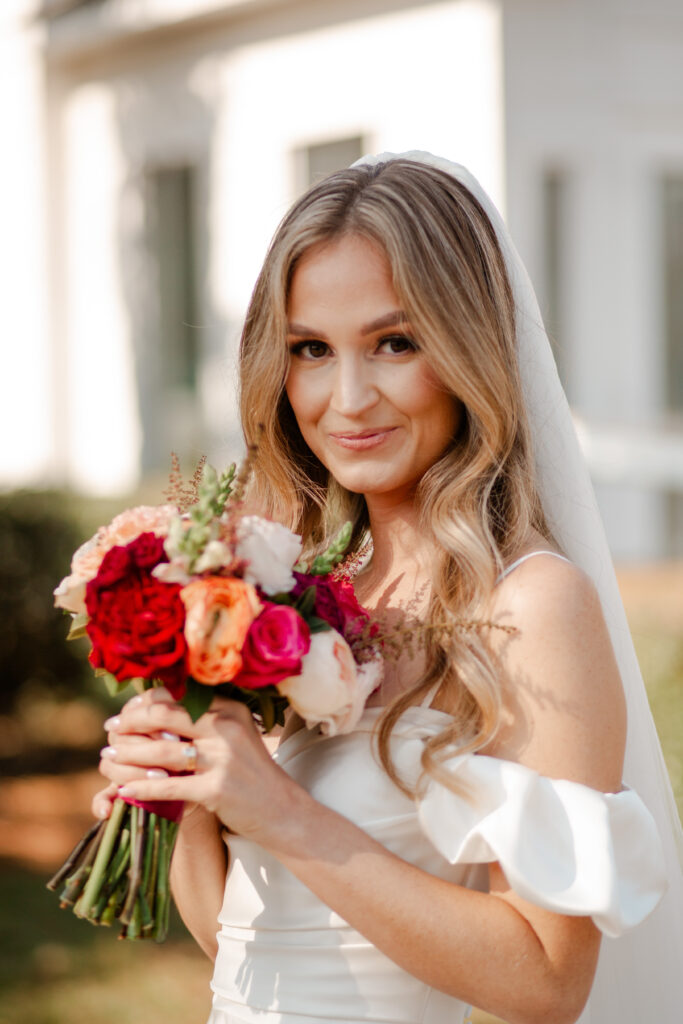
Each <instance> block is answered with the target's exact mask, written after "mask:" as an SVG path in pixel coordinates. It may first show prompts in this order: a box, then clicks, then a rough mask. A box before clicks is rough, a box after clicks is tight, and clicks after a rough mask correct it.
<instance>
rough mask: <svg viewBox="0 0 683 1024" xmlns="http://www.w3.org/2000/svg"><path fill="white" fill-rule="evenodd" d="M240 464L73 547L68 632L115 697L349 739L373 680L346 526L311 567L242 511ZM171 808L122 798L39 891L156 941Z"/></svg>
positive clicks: (177, 811)
mask: <svg viewBox="0 0 683 1024" xmlns="http://www.w3.org/2000/svg"><path fill="white" fill-rule="evenodd" d="M245 473H246V471H242V472H241V473H240V474H239V475H238V476H237V477H236V475H235V467H234V466H231V467H230V469H229V470H228V471H227V472H225V473H223V474H222V475H220V476H219V475H218V474H216V472H215V471H214V470H213V469H211V467H208V466H204V467H203V474H202V476H201V479H200V480H197V481H196V482H197V487H196V493H195V495H194V497H195V498H196V500H195V501H194V503H193V504H192V505H191V506H190V507H189V508H184V507H183V502H180V503H179V504H175V505H174V504H168V505H162V506H158V507H148V506H143V507H138V508H133V509H129V510H127V511H125V512H123V513H122V514H121V515H119V516H117V517H116V518H115V519H114V520H113V521H112V522H111V523H110V524H109V526H106V527H102V528H101V529H100V530H98V532H97V533H96V534H95V536H94V537H93V538H92V539H91V540H90V541H88V542H87V543H86V544H84V545H83V546H82V547H80V548H79V549H78V550H77V551H76V553H75V555H74V556H73V560H72V564H71V574H70V575H69V576H67V577H66V578H65V579H64V580H62V582H61V584H60V585H59V587H57V589H56V590H55V604H56V605H57V607H60V608H63V609H65V610H66V611H68V612H70V613H71V614H72V616H73V622H72V625H71V629H70V632H69V639H74V638H76V637H79V636H83V635H87V636H88V638H89V640H90V643H91V645H92V649H91V651H90V655H89V658H90V663H91V664H92V666H93V668H94V669H95V674H96V675H98V676H102V677H103V679H104V681H105V683H106V684H107V685H108V687H109V689H110V690H111V691H112V692H114V693H115V692H118V691H119V690H121V689H123V688H124V687H126V686H127V685H129V684H130V683H133V684H134V685H135V686H136V687H137V688H138V689H147V688H149V687H152V686H157V685H163V686H165V687H166V688H167V689H168V690H169V691H170V693H171V694H172V696H173V697H174V698H175V699H176V700H178V701H179V702H180V703H182V704H183V705H184V706H185V707H186V708H187V710H188V712H189V714H190V716H191V717H192V719H193V720H196V719H197V718H199V717H200V715H202V714H203V713H204V712H205V711H206V710H207V709H208V707H209V705H210V703H211V700H212V699H213V697H214V695H215V694H220V695H222V696H227V697H230V698H232V699H235V700H241V701H243V702H245V703H246V704H247V705H248V706H249V708H250V710H251V711H252V713H253V714H254V716H255V718H256V720H257V721H258V723H259V725H260V727H261V728H262V730H263V731H264V732H267V731H269V730H270V729H272V728H273V726H274V725H276V724H282V722H283V721H284V710H285V708H286V707H287V706H288V705H289V706H291V707H292V708H293V709H294V710H295V711H296V712H297V713H298V714H299V715H301V717H302V718H303V719H304V720H305V722H306V725H307V726H308V727H309V728H312V727H314V726H320V728H321V729H322V730H323V731H324V732H326V733H327V734H329V735H334V734H335V733H339V732H348V731H351V730H352V729H353V728H354V727H355V725H356V723H357V721H358V718H359V717H360V714H361V712H362V710H363V707H364V705H365V701H366V699H367V697H368V696H369V694H370V693H371V692H372V691H373V690H374V689H376V687H377V686H378V685H379V681H380V676H381V660H380V658H379V656H378V655H379V644H378V643H376V642H374V641H373V636H375V635H376V626H375V625H374V624H373V623H371V622H370V620H369V617H368V615H367V613H366V612H365V611H364V610H363V609H362V608H361V607H360V605H359V604H358V602H357V600H356V598H355V595H354V592H353V587H352V585H351V583H350V582H349V581H348V579H347V578H345V577H344V576H343V574H341V573H339V571H337V572H335V567H337V566H338V564H339V563H340V561H341V560H342V557H343V555H344V552H345V550H346V548H347V546H348V543H349V539H350V524H347V525H346V526H345V527H344V529H343V530H342V531H341V533H340V534H339V536H338V537H337V538H336V539H335V540H334V541H333V542H332V543H331V545H330V546H329V547H328V549H327V550H326V551H325V552H324V553H323V554H322V555H320V556H318V557H317V558H315V560H314V561H313V562H312V564H311V565H310V566H309V565H306V564H304V563H301V562H299V561H298V559H299V558H300V555H301V546H302V544H301V538H300V537H298V536H296V535H295V534H293V533H292V532H291V531H290V530H288V529H287V528H286V527H284V526H282V525H281V524H279V523H275V522H271V521H270V520H267V519H264V518H261V517H260V516H255V515H247V514H245V512H244V509H243V505H242V502H241V492H242V489H243V485H244V479H245ZM181 816H182V803H178V802H174V801H158V802H156V803H140V802H137V801H134V800H130V801H126V800H125V799H122V798H117V799H116V800H115V801H114V806H113V810H112V814H111V816H110V817H109V819H108V820H107V821H104V822H99V823H97V824H95V825H94V826H93V827H92V829H91V830H90V831H89V832H88V833H87V835H85V836H84V837H83V839H82V840H81V841H80V842H79V843H78V844H77V846H76V847H75V848H74V850H73V851H72V852H71V854H70V855H69V857H68V858H67V860H66V861H65V863H64V865H63V866H62V867H61V868H60V870H59V871H58V872H57V873H56V874H55V876H54V877H53V878H52V879H51V880H50V882H49V883H48V888H50V889H57V888H58V887H59V886H63V888H62V891H61V896H60V900H61V906H62V907H65V908H69V907H71V908H73V912H74V913H75V914H76V915H77V916H79V917H83V918H87V919H88V920H89V921H92V922H93V923H95V924H103V925H111V924H112V923H114V922H115V921H118V922H119V923H120V925H121V926H122V930H121V937H125V938H131V939H132V938H146V937H153V938H155V939H156V940H157V941H162V940H163V939H164V938H165V935H166V932H167V927H168V914H169V909H170V891H169V884H168V877H169V868H170V860H171V855H172V852H173V845H174V842H175V837H176V834H177V831H178V827H179V822H180V818H181Z"/></svg>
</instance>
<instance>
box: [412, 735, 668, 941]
mask: <svg viewBox="0 0 683 1024" xmlns="http://www.w3.org/2000/svg"><path fill="white" fill-rule="evenodd" d="M444 768H445V770H446V771H447V772H448V773H449V774H450V775H451V776H452V778H453V783H454V787H455V791H453V790H451V789H450V788H449V787H448V786H446V785H444V784H442V783H439V782H438V781H436V780H434V779H430V780H429V781H428V782H427V784H426V786H425V789H424V793H423V795H422V797H421V798H420V800H419V803H418V816H419V821H420V825H421V827H422V829H423V831H424V833H425V834H426V836H427V838H428V839H429V840H430V841H431V842H432V843H433V845H434V846H435V847H436V849H437V850H438V851H439V852H440V853H441V854H442V856H444V857H445V858H446V859H447V860H449V861H450V862H451V863H452V864H458V863H462V864H464V863H467V864H473V863H474V864H482V863H490V862H493V861H498V862H499V863H500V865H501V867H502V869H503V871H504V873H505V877H506V878H507V880H508V883H509V884H510V886H511V888H512V889H514V891H515V892H517V893H518V894H519V895H520V896H522V897H523V898H524V899H526V900H529V902H531V903H535V904H537V905H538V906H541V907H545V908H546V909H548V910H553V911H556V912H558V913H561V914H571V915H577V916H586V917H592V918H593V920H594V922H595V924H596V925H597V926H598V928H600V930H601V931H602V932H604V933H605V934H606V935H610V936H617V935H621V933H622V932H624V931H625V930H626V929H628V928H632V927H633V926H634V925H636V924H638V923H639V922H640V921H642V920H643V919H644V918H645V917H647V916H648V914H650V913H651V912H652V910H654V908H655V907H656V906H657V904H658V902H659V900H660V899H661V897H662V895H663V893H664V892H665V890H666V877H665V868H664V859H663V854H662V848H661V843H660V840H659V835H658V833H657V829H656V826H655V823H654V820H653V818H652V816H651V814H650V812H649V811H648V810H647V808H646V807H645V805H644V803H643V802H642V800H641V799H640V798H639V797H638V796H637V795H636V793H634V792H633V791H631V790H629V789H624V790H623V791H622V792H620V793H602V792H600V791H598V790H594V789H591V788H590V787H588V786H584V785H581V784H580V783H577V782H568V781H564V780H556V779H549V778H546V777H544V776H542V775H539V774H538V773H537V772H534V771H532V770H531V769H529V768H526V767H524V766H523V765H520V764H516V763H513V762H511V761H502V760H499V759H498V758H493V757H485V756H483V755H472V754H470V755H463V756H455V757H453V758H451V759H450V760H448V761H446V762H445V764H444Z"/></svg>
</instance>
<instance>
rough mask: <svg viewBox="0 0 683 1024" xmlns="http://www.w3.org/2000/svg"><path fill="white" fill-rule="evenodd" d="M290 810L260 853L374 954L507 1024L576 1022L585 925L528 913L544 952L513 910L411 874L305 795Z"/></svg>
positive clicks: (583, 979)
mask: <svg viewBox="0 0 683 1024" xmlns="http://www.w3.org/2000/svg"><path fill="white" fill-rule="evenodd" d="M299 804H300V805H299V806H298V807H297V808H296V813H293V814H292V815H291V816H290V817H289V827H286V828H285V827H280V828H279V830H278V833H277V835H273V837H272V839H271V841H270V842H268V843H267V844H264V845H267V846H268V848H269V850H270V852H271V853H273V854H274V855H275V856H277V858H278V859H279V860H280V861H281V862H282V863H283V864H284V865H285V866H286V867H287V868H288V869H289V870H290V871H292V873H293V874H295V875H296V876H297V877H298V878H299V879H301V881H303V882H304V883H305V884H306V886H308V887H309V888H310V889H312V890H313V892H315V893H316V895H317V896H318V897H319V898H320V899H321V900H323V902H325V903H326V904H327V905H328V906H330V907H331V908H332V909H334V910H336V911H337V912H338V913H339V914H340V915H341V916H342V917H343V918H344V920H346V921H347V922H348V923H349V924H350V925H351V926H352V927H354V928H357V929H358V931H359V932H361V933H362V934H363V935H364V936H365V937H366V938H367V939H368V940H369V941H370V942H372V943H373V944H374V945H375V946H377V948H378V949H380V950H381V951H382V952H383V953H385V954H386V955H387V956H389V957H390V958H391V959H392V960H394V961H395V962H396V963H398V964H399V965H400V966H401V967H403V968H404V969H405V970H407V971H409V972H410V973H411V974H413V975H415V976H417V977H419V978H420V979H422V980H423V981H425V982H426V983H427V984H429V985H430V986H432V987H434V988H437V989H439V990H441V991H445V992H447V993H449V994H451V995H453V996H455V997H457V998H459V999H461V1000H463V1001H464V1002H468V1003H474V1004H475V1005H478V1006H481V1007H482V1008H483V1009H486V1010H488V1011H490V1012H492V1013H496V1014H498V1015H500V1016H502V1017H504V1018H505V1020H507V1021H509V1022H510V1024H536V1022H543V1024H550V1022H552V1024H565V1022H570V1021H574V1020H576V1018H577V1017H578V1015H579V1013H580V1010H581V1008H582V1005H583V1002H584V1000H585V998H586V997H587V995H588V991H589V989H590V983H591V979H592V973H593V969H594V965H595V959H596V956H597V949H598V939H597V932H596V930H595V928H594V925H593V924H592V922H591V921H590V920H589V919H585V918H584V919H578V918H574V919H571V920H569V919H566V918H558V915H551V914H550V912H549V911H543V910H538V921H541V920H542V919H544V918H545V919H546V920H545V922H544V923H545V924H546V925H547V923H548V919H550V918H555V919H556V922H557V928H555V927H552V928H550V929H548V928H547V927H545V928H543V941H544V943H545V946H544V944H543V943H542V942H541V940H540V939H539V936H538V934H537V933H536V931H535V930H534V927H533V926H532V923H530V921H529V920H528V919H527V918H526V917H525V916H524V915H523V914H522V913H520V912H519V911H518V910H517V909H516V908H515V906H514V905H513V902H508V901H507V900H505V899H502V898H499V897H498V896H497V895H494V894H490V893H481V892H475V891H471V890H468V889H466V888H463V887H461V886H458V885H454V884H452V883H450V882H446V881H443V880H442V879H438V878H435V877H434V876H432V875H429V874H427V873H425V872H424V871H421V870H420V869H418V868H416V867H414V866H413V865H412V864H408V863H407V862H405V861H403V860H401V859H400V858H398V857H396V856H394V855H393V854H391V853H390V852H389V851H387V850H386V849H385V848H384V847H383V846H381V845H380V844H379V843H377V842H375V840H373V839H371V838H370V837H369V836H367V835H366V833H364V832H362V831H361V830H360V829H358V828H357V827H356V826H355V825H353V824H352V823H351V822H349V821H348V820H347V819H345V818H343V817H341V816H340V815H338V814H336V813H335V812H334V811H331V810H329V809H328V808H325V807H321V805H320V804H318V803H316V802H315V801H314V800H312V799H311V798H310V797H309V796H308V794H304V793H303V792H302V793H300V794H299ZM536 909H538V908H536ZM579 933H580V934H579ZM578 950H582V952H581V953H579V952H578Z"/></svg>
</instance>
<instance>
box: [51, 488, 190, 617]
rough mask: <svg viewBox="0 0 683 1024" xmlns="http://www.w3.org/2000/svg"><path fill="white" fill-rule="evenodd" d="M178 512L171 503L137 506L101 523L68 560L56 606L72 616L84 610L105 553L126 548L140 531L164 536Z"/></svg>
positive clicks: (58, 588) (57, 593) (55, 593)
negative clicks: (68, 565) (91, 582)
mask: <svg viewBox="0 0 683 1024" xmlns="http://www.w3.org/2000/svg"><path fill="white" fill-rule="evenodd" d="M177 515H178V509H177V508H176V507H175V506H174V505H138V507H137V508H129V509H126V511H125V512H122V513H121V514H120V515H118V516H116V517H115V518H114V519H112V521H111V523H110V524H109V526H101V527H100V528H99V530H98V531H97V533H96V534H95V535H94V537H91V538H90V540H88V541H86V542H85V544H81V546H80V548H78V550H77V551H76V552H75V554H74V556H73V558H72V559H71V574H70V575H69V576H65V577H64V579H63V580H62V582H61V583H60V584H59V586H58V587H57V589H56V590H55V592H54V597H55V607H56V608H64V609H66V611H69V612H73V613H74V614H75V615H79V614H82V613H83V612H85V610H86V608H85V590H86V585H87V584H88V583H89V582H90V580H94V579H95V577H96V576H97V573H98V570H99V568H100V566H101V564H102V559H103V558H104V556H105V555H106V553H107V552H108V551H111V549H112V548H114V547H125V546H126V545H127V544H130V542H131V541H133V540H135V538H136V537H139V536H140V535H141V534H142V533H153V534H155V535H156V536H157V537H165V536H166V535H167V533H168V528H169V524H170V522H171V520H172V519H173V518H175V517H176V516H177Z"/></svg>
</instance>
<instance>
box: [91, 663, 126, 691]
mask: <svg viewBox="0 0 683 1024" xmlns="http://www.w3.org/2000/svg"><path fill="white" fill-rule="evenodd" d="M95 675H96V676H97V678H98V679H101V680H102V682H103V683H104V685H105V686H106V687H107V692H108V693H109V696H110V697H116V696H117V695H118V694H119V693H121V692H122V691H123V690H125V689H126V687H128V686H130V684H131V682H132V679H124V681H123V682H122V683H121V682H119V680H118V679H117V678H116V676H113V675H112V674H111V672H107V670H106V669H105V668H96V669H95Z"/></svg>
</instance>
